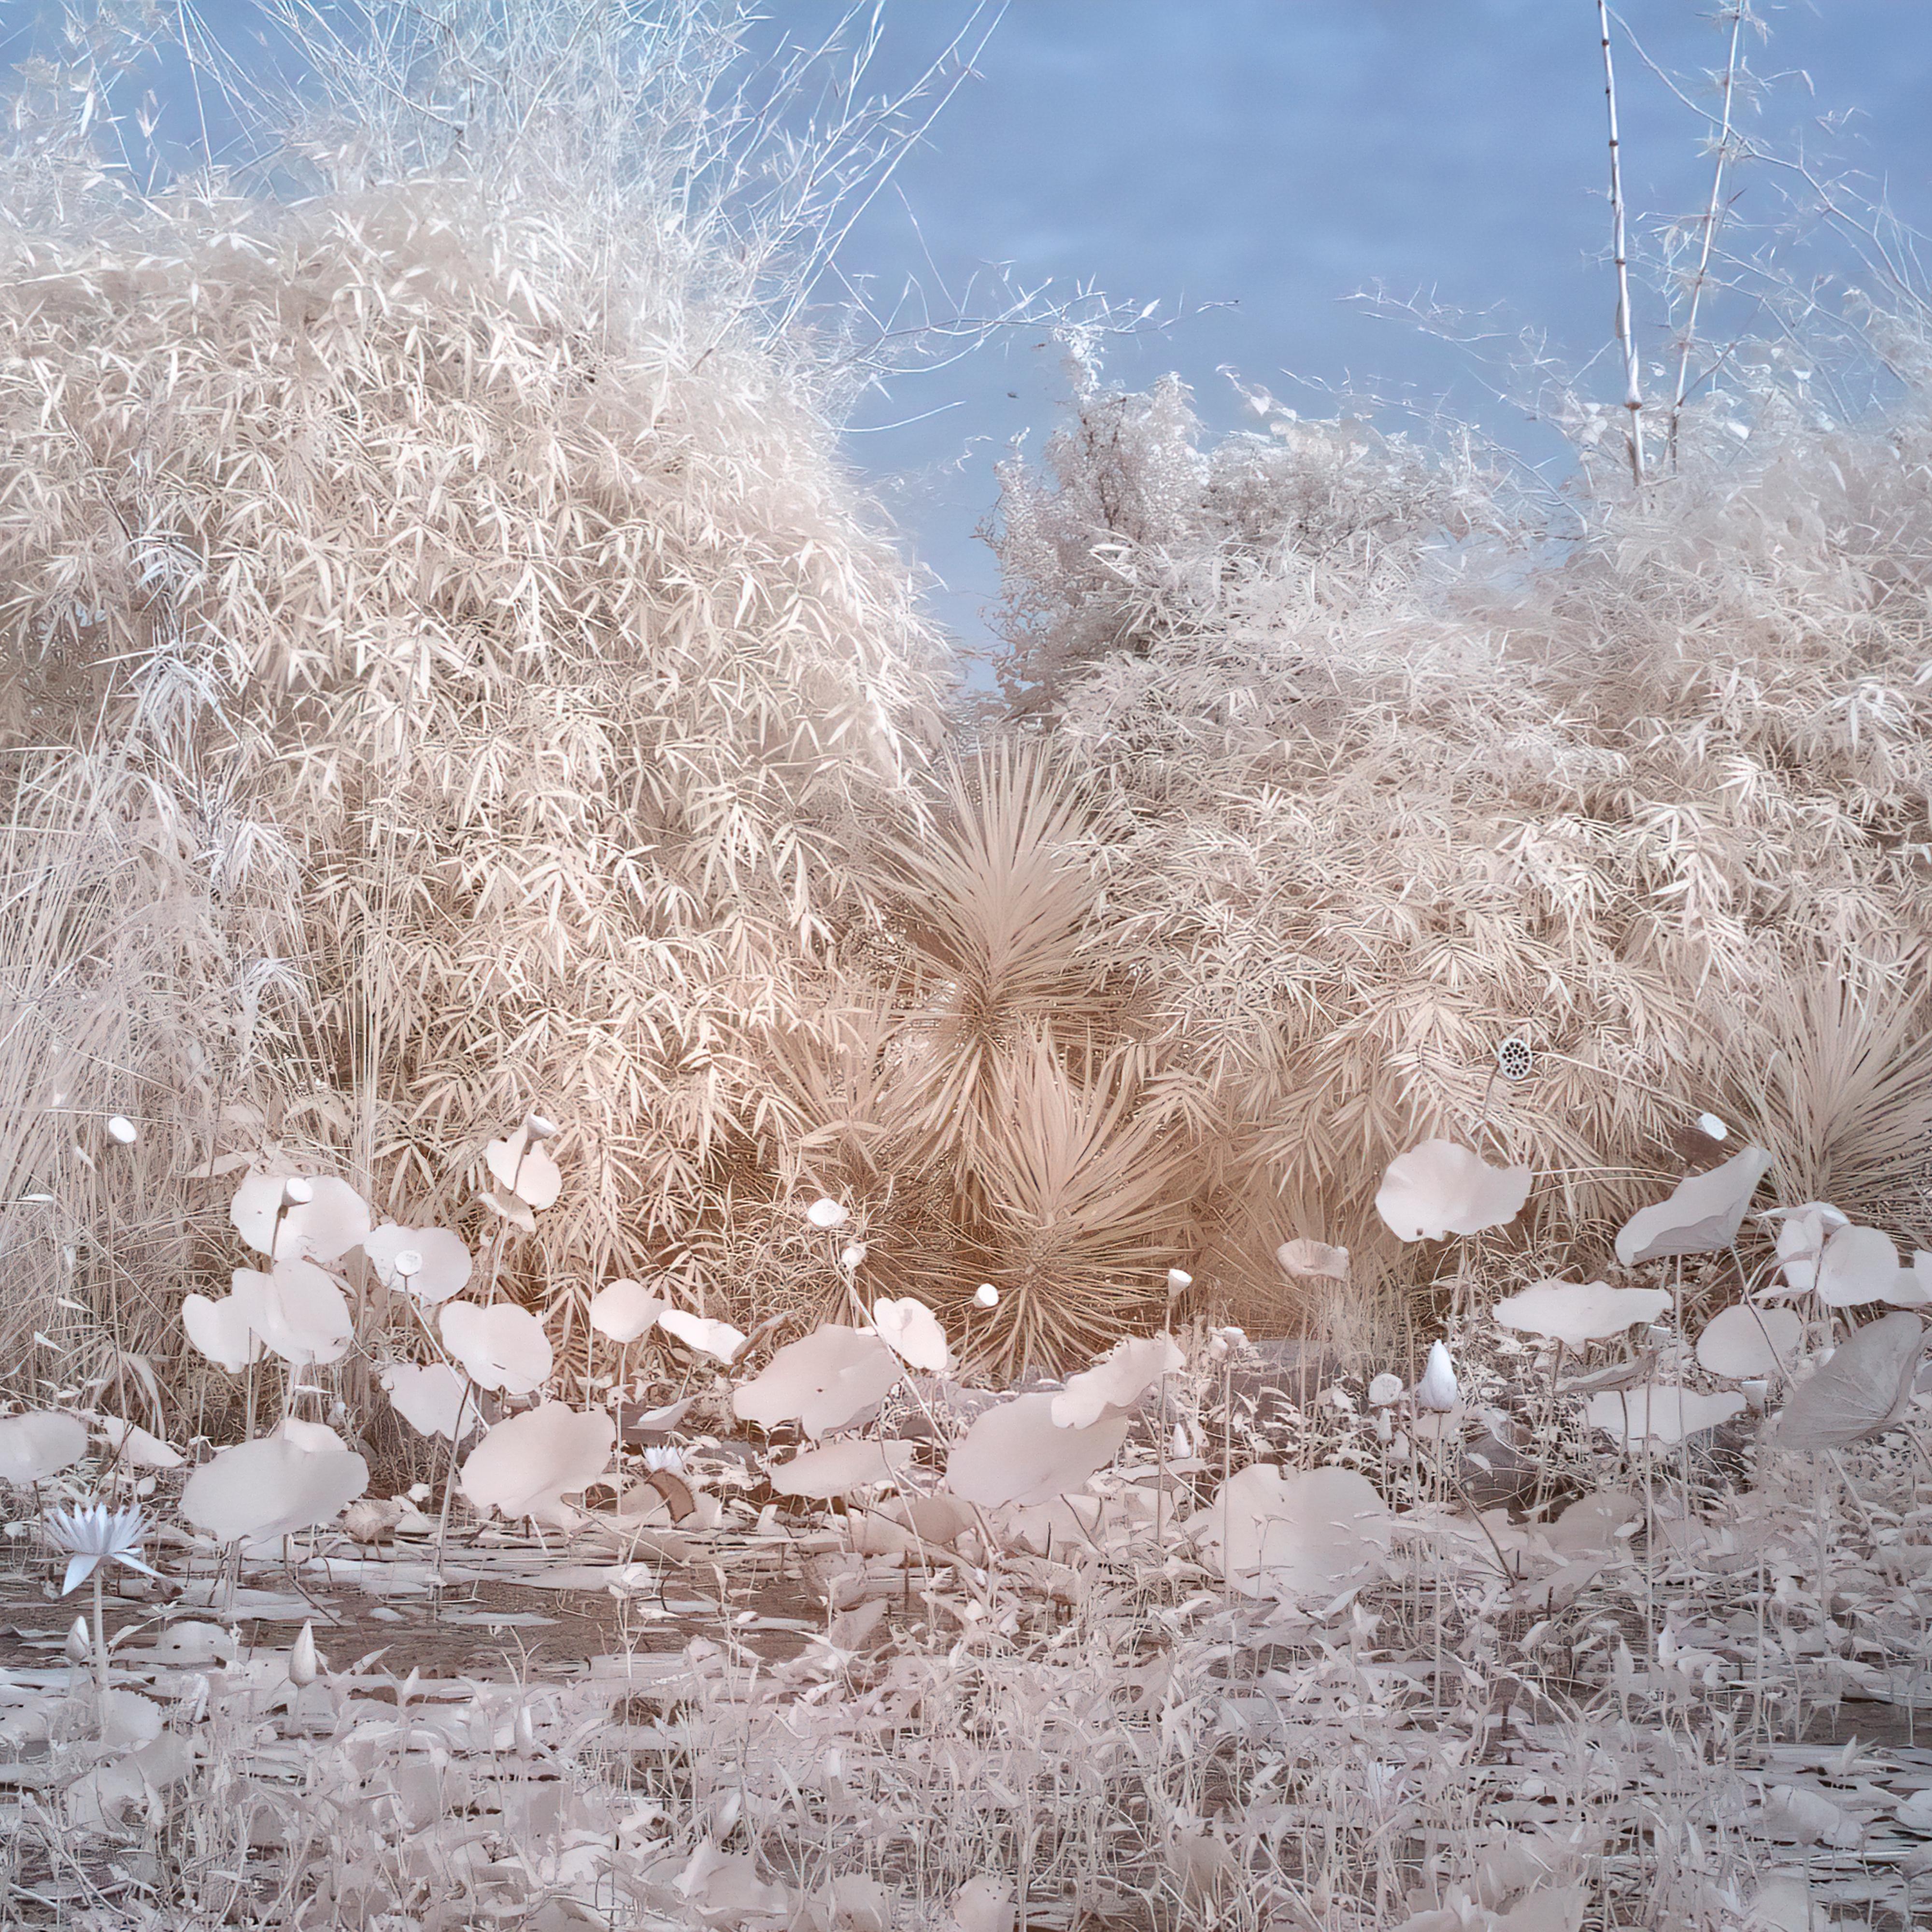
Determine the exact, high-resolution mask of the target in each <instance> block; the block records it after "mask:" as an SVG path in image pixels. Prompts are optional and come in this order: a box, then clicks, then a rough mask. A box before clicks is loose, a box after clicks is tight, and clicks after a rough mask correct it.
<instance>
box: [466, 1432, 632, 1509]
mask: <svg viewBox="0 0 1932 1932" xmlns="http://www.w3.org/2000/svg"><path fill="white" fill-rule="evenodd" d="M616 1444H617V1425H616V1422H615V1421H613V1419H612V1418H611V1416H610V1412H608V1411H607V1410H606V1409H592V1410H590V1411H589V1412H588V1413H583V1414H580V1413H579V1412H578V1411H577V1410H575V1409H571V1408H570V1407H569V1406H568V1405H567V1404H565V1403H560V1402H547V1403H543V1404H541V1406H539V1407H538V1408H535V1409H528V1410H526V1411H525V1412H524V1413H523V1414H522V1415H513V1416H511V1418H510V1419H509V1420H508V1421H507V1422H499V1423H498V1424H497V1425H496V1427H495V1428H493V1430H490V1433H488V1434H487V1436H484V1439H482V1441H481V1442H479V1443H478V1444H477V1445H476V1447H475V1448H474V1449H472V1451H470V1452H469V1457H468V1458H467V1459H466V1460H465V1462H464V1463H463V1475H462V1484H463V1494H464V1495H465V1496H467V1497H468V1498H469V1500H470V1502H472V1503H473V1504H474V1505H475V1506H476V1508H478V1509H479V1510H490V1509H496V1510H500V1511H502V1514H504V1515H505V1516H507V1517H535V1519H536V1520H538V1522H539V1523H553V1524H554V1525H555V1526H556V1527H557V1528H558V1529H575V1528H576V1527H577V1524H578V1523H580V1521H581V1520H582V1517H581V1515H580V1512H579V1511H577V1510H575V1509H574V1508H572V1507H571V1505H569V1504H568V1503H566V1502H565V1501H564V1498H565V1496H579V1495H581V1494H582V1493H583V1491H584V1490H586V1489H587V1488H589V1486H590V1485H591V1484H592V1483H594V1482H595V1481H597V1480H598V1478H600V1477H601V1475H603V1474H604V1472H605V1470H607V1469H608V1468H609V1467H610V1452H611V1451H612V1450H613V1449H614V1448H616Z"/></svg>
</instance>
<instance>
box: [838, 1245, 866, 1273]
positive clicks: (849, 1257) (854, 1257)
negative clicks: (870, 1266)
mask: <svg viewBox="0 0 1932 1932" xmlns="http://www.w3.org/2000/svg"><path fill="white" fill-rule="evenodd" d="M864 1259H865V1243H864V1242H863V1241H849V1242H847V1244H846V1245H845V1246H844V1247H843V1248H841V1250H839V1251H838V1265H839V1266H840V1267H841V1268H843V1269H844V1271H846V1273H847V1274H850V1273H851V1271H853V1269H854V1268H856V1267H857V1266H858V1265H859V1263H860V1262H862V1261H863V1260H864Z"/></svg>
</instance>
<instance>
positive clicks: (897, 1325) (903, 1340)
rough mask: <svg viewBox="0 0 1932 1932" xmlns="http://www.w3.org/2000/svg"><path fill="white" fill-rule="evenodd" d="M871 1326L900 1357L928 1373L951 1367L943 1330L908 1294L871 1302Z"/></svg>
mask: <svg viewBox="0 0 1932 1932" xmlns="http://www.w3.org/2000/svg"><path fill="white" fill-rule="evenodd" d="M872 1326H873V1328H874V1329H876V1330H877V1331H878V1334H879V1337H880V1340H882V1341H883V1342H884V1343H885V1344H886V1347H887V1348H889V1349H891V1350H892V1353H893V1354H894V1355H896V1356H898V1358H899V1359H900V1361H902V1362H904V1363H905V1364H907V1367H910V1368H915V1369H922V1370H925V1371H926V1373H927V1374H929V1375H934V1376H943V1375H944V1374H945V1373H946V1372H947V1370H948V1369H950V1367H952V1366H953V1357H952V1354H951V1352H950V1350H949V1349H947V1346H946V1331H945V1330H944V1328H941V1326H940V1325H939V1318H938V1316H936V1315H935V1314H934V1313H933V1312H932V1310H931V1309H929V1307H926V1304H925V1303H924V1302H922V1301H918V1300H917V1299H916V1298H914V1297H913V1296H911V1295H901V1297H900V1298H898V1300H897V1301H880V1302H877V1303H874V1305H873V1308H872Z"/></svg>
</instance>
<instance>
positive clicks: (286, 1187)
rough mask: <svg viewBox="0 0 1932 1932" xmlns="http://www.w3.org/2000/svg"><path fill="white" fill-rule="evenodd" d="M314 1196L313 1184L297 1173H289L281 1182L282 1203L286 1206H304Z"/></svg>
mask: <svg viewBox="0 0 1932 1932" xmlns="http://www.w3.org/2000/svg"><path fill="white" fill-rule="evenodd" d="M314 1199H315V1187H314V1183H313V1182H311V1181H305V1180H304V1179H303V1178H302V1176H301V1175H299V1174H295V1175H290V1177H289V1178H288V1179H287V1180H286V1181H284V1182H283V1183H282V1205H284V1207H286V1208H306V1207H307V1206H308V1205H309V1203H310V1202H311V1201H313V1200H314Z"/></svg>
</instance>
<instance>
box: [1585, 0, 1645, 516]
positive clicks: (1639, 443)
mask: <svg viewBox="0 0 1932 1932" xmlns="http://www.w3.org/2000/svg"><path fill="white" fill-rule="evenodd" d="M1597 31H1598V38H1599V39H1600V40H1601V42H1602V43H1603V50H1604V101H1605V103H1606V104H1607V107H1608V108H1609V110H1610V248H1611V254H1612V255H1613V257H1614V259H1615V262H1616V272H1617V323H1616V329H1617V347H1618V348H1619V350H1621V351H1622V353H1623V359H1624V407H1625V409H1626V410H1628V411H1629V412H1630V464H1631V480H1632V481H1634V483H1635V484H1637V487H1638V488H1639V489H1641V488H1643V484H1644V482H1645V481H1646V478H1645V473H1644V460H1643V367H1642V365H1640V363H1639V362H1638V360H1637V330H1636V326H1635V324H1634V319H1633V317H1632V315H1631V294H1630V250H1629V245H1628V241H1627V239H1626V234H1625V230H1626V223H1625V211H1624V170H1623V153H1622V140H1621V139H1620V137H1619V134H1618V132H1617V71H1616V62H1614V61H1613V59H1612V58H1611V54H1610V5H1609V0H1597Z"/></svg>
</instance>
